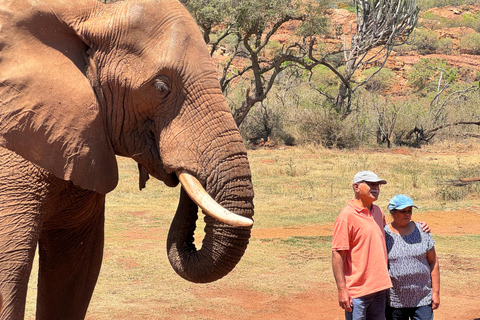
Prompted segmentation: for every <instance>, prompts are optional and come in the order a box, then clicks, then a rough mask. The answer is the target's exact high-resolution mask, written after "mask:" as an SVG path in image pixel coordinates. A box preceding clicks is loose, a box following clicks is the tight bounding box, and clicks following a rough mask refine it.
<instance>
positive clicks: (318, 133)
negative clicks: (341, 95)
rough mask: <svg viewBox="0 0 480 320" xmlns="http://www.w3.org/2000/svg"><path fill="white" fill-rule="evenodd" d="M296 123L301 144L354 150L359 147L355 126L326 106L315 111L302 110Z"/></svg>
mask: <svg viewBox="0 0 480 320" xmlns="http://www.w3.org/2000/svg"><path fill="white" fill-rule="evenodd" d="M298 121H299V123H300V133H301V134H302V142H303V143H311V144H317V145H321V146H324V147H326V148H339V149H345V148H356V147H358V146H359V145H360V142H361V141H360V137H359V135H358V134H357V133H356V132H355V126H352V125H350V124H349V123H348V121H347V120H345V119H342V117H341V116H340V115H339V114H337V113H336V112H335V111H334V110H333V109H331V108H329V107H327V106H324V107H320V108H318V109H317V110H308V109H305V110H303V112H302V113H301V114H300V116H299V118H298Z"/></svg>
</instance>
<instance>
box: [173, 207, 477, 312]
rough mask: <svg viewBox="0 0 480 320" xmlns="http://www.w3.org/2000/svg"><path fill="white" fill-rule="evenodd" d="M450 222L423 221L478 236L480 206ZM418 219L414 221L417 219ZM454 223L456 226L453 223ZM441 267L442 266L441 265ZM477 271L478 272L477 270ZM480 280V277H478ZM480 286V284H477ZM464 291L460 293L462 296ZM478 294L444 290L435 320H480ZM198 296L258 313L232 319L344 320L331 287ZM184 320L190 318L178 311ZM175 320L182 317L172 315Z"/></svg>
mask: <svg viewBox="0 0 480 320" xmlns="http://www.w3.org/2000/svg"><path fill="white" fill-rule="evenodd" d="M448 216H449V219H445V211H442V212H427V213H423V214H422V216H421V218H422V220H424V221H426V222H427V223H428V224H429V225H430V226H431V228H432V230H433V231H434V234H436V235H443V236H449V235H463V234H478V232H479V230H480V206H479V207H475V208H469V209H468V210H458V211H453V212H448ZM414 219H415V217H414ZM452 221H453V223H452ZM331 232H332V226H331V225H324V226H314V227H300V228H272V229H254V230H253V234H252V237H253V238H257V239H273V238H287V237H290V236H309V235H310V236H319V235H320V236H321V235H325V236H327V235H331ZM440 267H442V265H440ZM477 269H478V268H477ZM479 276H480V274H479ZM477 283H478V282H477ZM460 291H461V292H460ZM478 292H480V287H478V286H477V287H471V288H469V290H468V291H464V290H453V289H449V288H443V289H442V290H441V306H440V309H438V310H437V311H436V312H435V319H436V320H447V319H448V320H452V319H458V320H480V306H478ZM197 294H198V295H199V296H202V297H203V298H206V297H207V298H208V297H209V296H211V297H212V298H215V297H224V298H225V299H226V301H225V302H226V303H230V304H237V305H246V306H248V308H250V310H257V311H256V313H255V317H254V318H252V316H241V315H232V316H229V319H238V320H244V319H268V320H290V319H292V320H297V319H304V320H314V319H327V320H334V319H344V316H343V312H342V310H341V309H340V307H339V306H338V303H337V299H336V290H335V288H334V286H332V285H326V284H319V283H312V284H311V286H310V288H309V289H308V290H307V291H306V292H304V293H302V294H298V295H296V296H288V297H272V296H270V295H268V294H262V293H259V292H254V291H246V290H242V289H238V290H237V289H236V290H231V289H229V290H225V288H221V287H216V288H212V289H209V290H207V292H205V289H199V290H198V293H197ZM178 311H179V313H181V315H182V316H183V317H185V316H187V317H188V313H185V312H183V311H181V310H178ZM169 316H170V317H171V318H172V319H174V318H176V317H179V316H180V314H169ZM191 316H192V319H203V318H206V319H211V318H216V319H224V318H225V315H224V314H222V313H221V312H220V311H219V310H203V311H201V313H198V310H197V313H195V315H193V314H192V315H191Z"/></svg>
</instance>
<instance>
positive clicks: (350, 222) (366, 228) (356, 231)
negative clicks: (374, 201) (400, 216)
mask: <svg viewBox="0 0 480 320" xmlns="http://www.w3.org/2000/svg"><path fill="white" fill-rule="evenodd" d="M385 224H386V223H385V215H384V213H383V211H382V209H380V208H379V207H378V206H376V205H373V206H372V212H370V211H369V210H368V209H367V208H361V207H358V206H356V205H355V203H354V202H353V200H350V201H349V202H348V204H347V206H345V208H343V210H342V211H341V212H340V214H339V215H338V217H337V219H336V220H335V225H334V229H333V240H332V250H336V251H342V250H345V251H347V255H346V259H345V263H344V271H345V281H346V285H347V289H348V291H349V293H350V296H352V298H358V297H363V296H366V295H368V294H371V293H374V292H378V291H381V290H385V289H388V288H390V287H391V286H392V283H391V281H390V276H389V274H388V267H387V249H386V247H385V231H384V230H383V226H384V225H385Z"/></svg>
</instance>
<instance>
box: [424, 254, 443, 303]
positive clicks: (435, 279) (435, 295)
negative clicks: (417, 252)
mask: <svg viewBox="0 0 480 320" xmlns="http://www.w3.org/2000/svg"><path fill="white" fill-rule="evenodd" d="M427 260H428V264H429V265H430V276H431V277H432V309H433V310H435V309H437V308H438V307H439V305H440V267H439V265H438V257H437V254H436V253H435V248H433V249H432V250H430V251H428V252H427Z"/></svg>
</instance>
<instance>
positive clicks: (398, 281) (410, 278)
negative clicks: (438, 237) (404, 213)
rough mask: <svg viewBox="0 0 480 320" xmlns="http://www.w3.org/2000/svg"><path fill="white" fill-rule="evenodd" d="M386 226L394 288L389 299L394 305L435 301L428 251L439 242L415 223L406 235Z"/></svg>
mask: <svg viewBox="0 0 480 320" xmlns="http://www.w3.org/2000/svg"><path fill="white" fill-rule="evenodd" d="M384 229H385V241H386V243H387V254H388V272H389V274H390V278H391V280H392V285H393V287H392V288H391V289H390V290H389V292H388V297H387V299H388V301H389V303H390V306H391V307H393V308H414V307H420V306H426V305H429V304H431V303H432V278H431V275H430V265H429V264H428V260H427V252H428V251H430V250H432V249H433V247H434V245H435V241H433V238H432V236H431V235H430V234H429V233H426V232H423V231H422V228H421V226H420V224H418V223H415V229H414V230H413V232H412V233H410V234H408V235H406V236H404V237H402V236H401V235H399V234H397V233H394V232H392V231H391V230H390V228H389V227H388V225H386V226H385V227H384Z"/></svg>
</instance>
